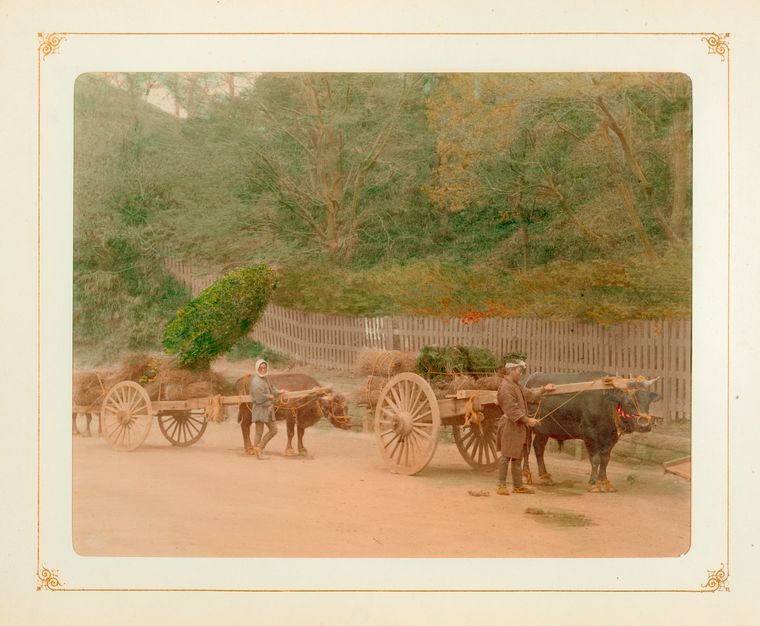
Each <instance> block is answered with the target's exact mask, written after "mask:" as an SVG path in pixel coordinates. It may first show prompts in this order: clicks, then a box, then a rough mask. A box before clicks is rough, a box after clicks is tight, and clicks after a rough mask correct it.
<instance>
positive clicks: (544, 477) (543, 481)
mask: <svg viewBox="0 0 760 626" xmlns="http://www.w3.org/2000/svg"><path fill="white" fill-rule="evenodd" d="M538 478H539V485H546V486H547V487H551V486H553V485H554V481H553V480H552V475H551V474H541V475H540V476H539V477H538Z"/></svg>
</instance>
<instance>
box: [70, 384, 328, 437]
mask: <svg viewBox="0 0 760 626" xmlns="http://www.w3.org/2000/svg"><path fill="white" fill-rule="evenodd" d="M331 391H332V390H331V389H330V388H329V387H316V388H314V389H309V390H306V391H289V392H286V393H285V394H284V398H285V399H286V400H298V399H304V398H308V397H314V398H315V399H316V398H318V397H320V396H325V395H327V394H329V393H331ZM213 401H216V402H218V404H219V405H220V406H221V407H223V406H228V405H240V404H243V403H248V402H250V401H251V397H250V396H249V395H235V396H221V395H220V396H206V397H201V398H190V399H188V400H151V399H150V397H149V396H148V393H147V391H145V389H144V388H143V387H142V386H141V385H140V384H138V383H136V382H133V381H130V380H126V381H121V382H119V383H116V384H115V385H114V386H113V387H111V388H110V389H109V390H108V391H107V392H106V394H105V396H104V398H103V402H102V404H100V405H93V406H78V405H75V406H74V407H73V411H74V413H75V414H81V413H97V412H99V413H100V428H101V432H102V434H103V437H105V439H106V441H107V442H108V445H109V446H111V448H113V449H114V450H119V451H124V452H128V451H131V450H135V449H136V448H138V447H139V446H140V445H141V444H142V443H143V442H144V441H145V439H146V438H147V437H148V434H149V433H150V429H151V426H152V424H153V417H154V416H155V417H156V419H157V421H158V427H159V428H160V430H161V434H162V435H163V436H164V438H165V439H167V440H168V441H169V442H170V443H171V444H172V445H174V446H180V447H187V446H191V445H193V444H194V443H197V442H198V441H199V440H200V438H201V437H202V436H203V433H204V432H205V431H206V427H207V426H208V422H209V420H208V418H207V413H208V409H209V407H210V405H211V403H212V402H213Z"/></svg>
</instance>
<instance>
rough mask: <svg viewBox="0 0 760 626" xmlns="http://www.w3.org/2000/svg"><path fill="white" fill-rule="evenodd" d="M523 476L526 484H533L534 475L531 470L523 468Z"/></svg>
mask: <svg viewBox="0 0 760 626" xmlns="http://www.w3.org/2000/svg"><path fill="white" fill-rule="evenodd" d="M522 476H523V482H524V483H525V484H526V485H532V484H533V475H532V474H531V473H530V470H523V473H522Z"/></svg>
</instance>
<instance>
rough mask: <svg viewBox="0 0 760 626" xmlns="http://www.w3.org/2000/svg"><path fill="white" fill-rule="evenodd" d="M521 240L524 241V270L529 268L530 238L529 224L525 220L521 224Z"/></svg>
mask: <svg viewBox="0 0 760 626" xmlns="http://www.w3.org/2000/svg"><path fill="white" fill-rule="evenodd" d="M520 241H521V242H522V257H523V271H524V272H525V271H527V270H528V251H529V246H530V240H529V237H528V225H527V224H526V223H525V222H523V223H522V224H521V225H520Z"/></svg>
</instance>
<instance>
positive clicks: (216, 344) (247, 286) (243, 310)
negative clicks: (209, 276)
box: [162, 265, 275, 369]
mask: <svg viewBox="0 0 760 626" xmlns="http://www.w3.org/2000/svg"><path fill="white" fill-rule="evenodd" d="M274 285H275V283H274V274H273V273H272V270H271V269H270V268H269V267H268V266H266V265H258V266H256V267H241V268H238V269H236V270H233V271H231V272H229V273H228V274H225V275H224V276H222V277H221V278H220V279H219V280H217V281H216V282H215V283H213V284H212V285H211V286H210V287H208V288H207V289H205V290H204V291H203V292H201V293H200V295H199V296H198V297H197V298H195V299H194V300H192V301H191V302H189V303H188V304H187V305H186V306H184V307H183V308H181V309H180V310H179V311H177V314H176V315H175V316H174V319H172V320H171V321H170V322H169V323H168V324H167V325H166V328H165V329H164V336H163V340H162V343H163V345H164V349H165V350H166V352H167V353H168V354H174V355H176V359H177V363H178V364H179V365H180V366H181V367H186V368H189V369H206V368H207V367H208V366H209V364H210V363H211V361H213V360H214V359H215V358H216V357H218V356H220V355H223V354H224V353H225V352H227V351H228V350H230V349H231V348H232V347H233V346H234V345H235V344H236V343H237V342H238V341H239V340H240V339H241V338H242V337H245V335H246V334H247V333H248V332H249V331H250V330H251V328H252V327H253V325H254V324H255V323H256V322H257V321H258V319H259V317H261V314H262V313H263V312H264V309H265V308H266V305H267V303H268V302H269V297H270V295H271V293H272V290H273V289H274Z"/></svg>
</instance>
